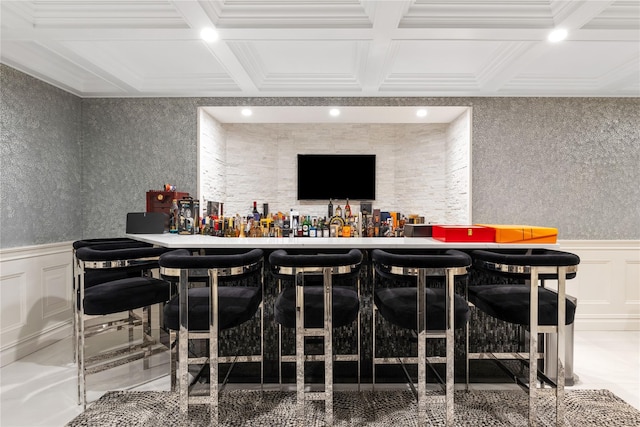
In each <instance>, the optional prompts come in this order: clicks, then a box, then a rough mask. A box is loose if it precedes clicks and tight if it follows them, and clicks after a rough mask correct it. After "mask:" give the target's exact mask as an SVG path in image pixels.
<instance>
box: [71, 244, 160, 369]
mask: <svg viewBox="0 0 640 427" xmlns="http://www.w3.org/2000/svg"><path fill="white" fill-rule="evenodd" d="M105 244H107V245H114V246H113V248H114V249H125V248H130V247H131V248H135V247H141V248H142V247H151V245H150V244H148V243H143V242H138V241H136V240H133V239H130V238H128V237H105V238H97V239H83V240H76V241H75V242H73V244H72V254H73V261H72V268H73V283H72V292H71V306H72V307H77V305H78V298H77V297H78V289H79V285H80V260H78V257H77V256H76V251H77V250H78V249H80V248H84V247H86V246H97V245H105ZM129 275H130V272H128V271H118V270H113V269H111V270H107V269H101V270H89V271H87V272H86V277H85V281H84V287H85V288H88V287H91V286H93V285H96V284H99V283H104V282H107V281H109V280H116V279H123V278H125V277H128V276H129ZM134 275H137V274H134ZM73 312H74V314H73V316H72V322H73V325H72V326H73V362H74V363H78V352H77V349H78V336H77V334H76V331H77V326H76V325H77V320H78V319H77V315H78V311H77V310H75V309H74V310H73Z"/></svg>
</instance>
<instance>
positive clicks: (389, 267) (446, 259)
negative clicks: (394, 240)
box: [371, 249, 471, 279]
mask: <svg viewBox="0 0 640 427" xmlns="http://www.w3.org/2000/svg"><path fill="white" fill-rule="evenodd" d="M371 260H372V261H373V263H374V265H375V271H376V273H377V274H379V275H382V276H385V277H387V278H390V279H398V278H400V277H401V276H418V275H421V274H426V275H427V276H445V275H446V273H447V270H449V271H451V270H453V274H455V275H463V274H466V273H467V267H469V266H471V257H470V256H469V255H467V254H466V253H464V252H462V251H458V250H455V249H448V250H432V251H421V252H390V251H385V250H382V249H374V250H373V251H372V252H371Z"/></svg>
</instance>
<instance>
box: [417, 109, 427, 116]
mask: <svg viewBox="0 0 640 427" xmlns="http://www.w3.org/2000/svg"><path fill="white" fill-rule="evenodd" d="M416 116H418V117H426V116H427V110H425V109H424V108H421V109H419V110H418V111H416Z"/></svg>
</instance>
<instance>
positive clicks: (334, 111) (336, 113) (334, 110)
mask: <svg viewBox="0 0 640 427" xmlns="http://www.w3.org/2000/svg"><path fill="white" fill-rule="evenodd" d="M329 114H330V115H331V116H332V117H338V116H339V115H340V110H338V109H337V108H332V109H331V110H329Z"/></svg>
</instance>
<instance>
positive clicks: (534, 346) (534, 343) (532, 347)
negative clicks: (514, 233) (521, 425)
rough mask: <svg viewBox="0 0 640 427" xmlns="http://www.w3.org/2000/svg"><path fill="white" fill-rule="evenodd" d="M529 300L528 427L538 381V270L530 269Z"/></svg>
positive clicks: (532, 420)
mask: <svg viewBox="0 0 640 427" xmlns="http://www.w3.org/2000/svg"><path fill="white" fill-rule="evenodd" d="M528 282H529V283H527V285H529V288H530V300H529V426H535V425H536V420H537V416H536V405H537V403H538V402H537V391H538V386H537V381H538V359H537V357H536V353H537V351H538V270H537V269H536V268H535V267H532V268H531V278H530V280H529V281H528Z"/></svg>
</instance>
